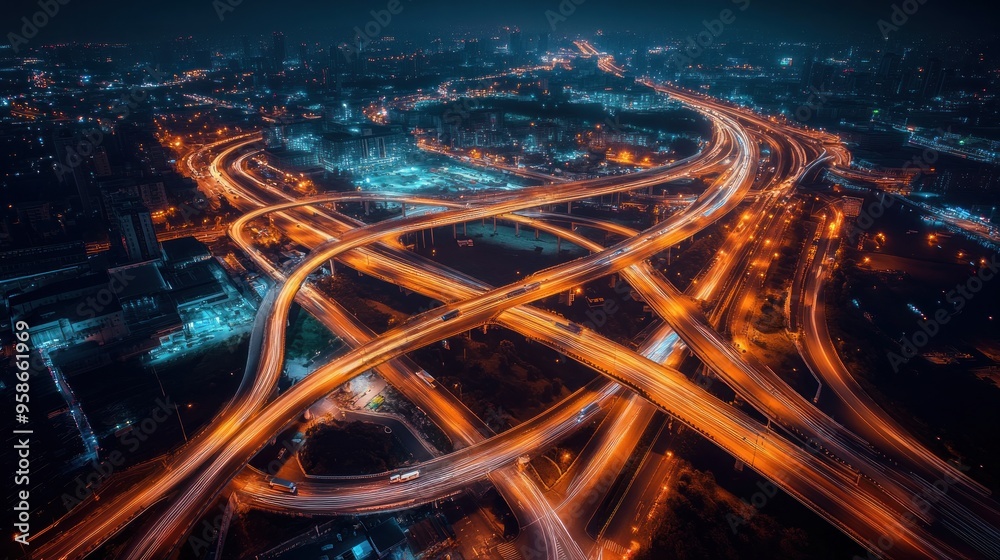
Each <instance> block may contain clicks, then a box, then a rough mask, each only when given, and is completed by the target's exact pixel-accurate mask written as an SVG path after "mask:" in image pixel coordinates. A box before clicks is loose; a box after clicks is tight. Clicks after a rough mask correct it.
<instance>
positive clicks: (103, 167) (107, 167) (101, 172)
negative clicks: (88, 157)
mask: <svg viewBox="0 0 1000 560" xmlns="http://www.w3.org/2000/svg"><path fill="white" fill-rule="evenodd" d="M94 174H95V175H97V176H98V177H107V176H109V175H111V162H110V161H109V160H108V150H107V149H106V148H105V147H104V146H98V147H97V149H96V150H94Z"/></svg>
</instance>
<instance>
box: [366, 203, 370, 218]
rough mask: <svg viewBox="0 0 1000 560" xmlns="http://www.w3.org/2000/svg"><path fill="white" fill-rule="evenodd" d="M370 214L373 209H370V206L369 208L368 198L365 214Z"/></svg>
mask: <svg viewBox="0 0 1000 560" xmlns="http://www.w3.org/2000/svg"><path fill="white" fill-rule="evenodd" d="M369 214H371V210H369V208H368V201H367V200H366V201H365V216H368V215H369Z"/></svg>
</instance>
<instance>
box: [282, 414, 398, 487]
mask: <svg viewBox="0 0 1000 560" xmlns="http://www.w3.org/2000/svg"><path fill="white" fill-rule="evenodd" d="M407 457H408V453H407V451H406V449H405V448H404V447H403V444H402V443H400V442H399V440H398V439H396V436H394V435H392V434H387V433H385V429H384V428H383V427H382V426H379V425H377V424H371V423H368V422H348V423H341V422H331V423H329V424H317V425H315V426H313V427H312V428H310V429H309V431H308V432H306V444H305V447H303V448H302V449H301V450H300V451H299V460H301V461H302V468H303V469H305V471H306V472H308V473H309V474H316V475H327V476H348V475H355V474H374V473H382V472H386V471H390V470H392V469H395V468H396V467H398V466H400V465H402V464H403V463H404V462H405V460H406V458H407Z"/></svg>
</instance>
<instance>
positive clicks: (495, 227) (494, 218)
mask: <svg viewBox="0 0 1000 560" xmlns="http://www.w3.org/2000/svg"><path fill="white" fill-rule="evenodd" d="M496 232H497V217H496V216H493V233H496Z"/></svg>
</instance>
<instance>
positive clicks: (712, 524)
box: [636, 464, 811, 560]
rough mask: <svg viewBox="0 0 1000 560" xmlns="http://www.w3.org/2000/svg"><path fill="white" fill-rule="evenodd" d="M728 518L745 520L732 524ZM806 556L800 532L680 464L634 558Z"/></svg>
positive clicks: (790, 559)
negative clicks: (660, 510) (649, 538)
mask: <svg viewBox="0 0 1000 560" xmlns="http://www.w3.org/2000/svg"><path fill="white" fill-rule="evenodd" d="M748 508H749V511H747V510H748ZM733 516H736V517H735V518H734V517H733ZM733 519H739V520H740V521H742V520H744V519H745V520H746V522H745V523H739V522H736V523H732V522H731V521H732V520H733ZM733 526H735V527H736V528H735V530H734V528H733ZM810 557H811V556H810V555H809V541H808V538H807V536H806V533H805V532H804V531H802V530H801V529H798V528H786V527H781V526H780V525H778V523H777V521H775V519H774V518H773V517H770V516H768V515H766V514H764V513H760V512H756V511H755V510H754V509H753V506H748V505H747V504H744V503H742V502H740V501H739V500H737V499H736V498H735V497H734V496H733V495H732V494H729V493H728V492H726V491H725V490H723V489H722V488H720V487H719V486H718V485H717V484H716V482H715V477H714V476H713V475H712V473H709V472H702V471H698V470H695V469H693V468H691V467H690V466H689V465H686V464H685V466H684V467H682V470H681V472H680V473H679V475H678V478H677V483H676V484H675V485H674V487H673V488H672V491H671V492H670V494H669V498H668V499H667V505H666V507H665V508H664V514H663V517H661V518H660V519H659V521H658V523H657V526H656V528H655V529H654V531H653V537H652V543H651V545H650V547H649V548H646V549H643V550H641V551H640V552H639V553H638V555H637V556H636V558H638V559H640V560H655V559H660V558H673V559H676V560H702V559H704V558H714V559H732V560H736V559H739V560H746V559H760V560H765V559H766V560H773V559H782V560H793V559H794V560H798V559H805V558H810Z"/></svg>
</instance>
